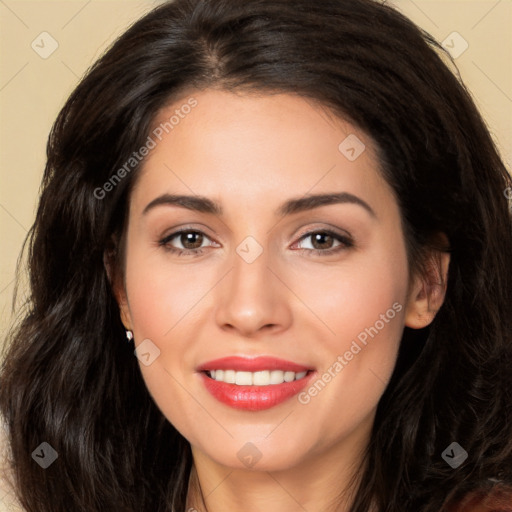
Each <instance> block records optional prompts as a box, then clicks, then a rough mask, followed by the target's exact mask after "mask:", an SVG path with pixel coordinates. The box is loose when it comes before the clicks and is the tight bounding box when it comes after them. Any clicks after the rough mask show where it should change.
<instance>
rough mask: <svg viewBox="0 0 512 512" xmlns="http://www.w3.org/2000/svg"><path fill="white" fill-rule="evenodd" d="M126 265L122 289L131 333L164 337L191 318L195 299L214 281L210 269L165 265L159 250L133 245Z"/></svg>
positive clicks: (195, 303) (194, 313)
mask: <svg viewBox="0 0 512 512" xmlns="http://www.w3.org/2000/svg"><path fill="white" fill-rule="evenodd" d="M129 254H130V256H129V258H128V260H127V265H126V289H127V295H128V298H129V304H130V314H131V317H132V321H133V325H134V330H135V334H137V333H138V334H139V338H140V336H143V337H145V338H155V339H161V338H162V337H165V336H166V334H168V333H169V332H170V331H172V329H173V328H174V327H175V325H177V324H178V323H179V322H180V321H181V319H184V318H185V317H186V319H187V322H191V321H193V319H194V317H195V315H196V314H197V313H198V310H199V308H198V307H197V306H198V305H199V302H200V300H201V297H203V296H204V295H205V294H206V293H207V292H208V290H209V289H211V288H212V286H213V283H214V276H213V275H211V274H212V272H211V269H208V268H205V267H203V266H199V267H198V268H195V269H194V272H193V273H192V272H191V271H190V268H187V267H186V266H183V267H181V268H180V267H179V266H176V265H169V264H166V256H165V253H163V251H161V250H160V249H154V250H151V251H149V252H148V251H142V250H137V248H134V249H133V251H132V252H131V253H129Z"/></svg>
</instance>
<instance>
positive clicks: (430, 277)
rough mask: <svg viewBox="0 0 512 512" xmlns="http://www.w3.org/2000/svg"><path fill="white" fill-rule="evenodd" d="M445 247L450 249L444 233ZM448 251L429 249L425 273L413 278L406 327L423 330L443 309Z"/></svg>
mask: <svg viewBox="0 0 512 512" xmlns="http://www.w3.org/2000/svg"><path fill="white" fill-rule="evenodd" d="M438 239H439V240H441V241H442V243H443V245H444V246H445V247H449V242H448V238H447V237H446V235H445V234H444V233H440V234H439V235H438ZM447 251H448V249H445V248H443V249H441V248H435V249H434V248H432V249H429V253H428V255H427V259H426V261H425V265H424V271H423V272H422V273H419V274H418V275H415V276H413V278H412V282H411V285H410V287H409V297H408V300H407V306H406V309H405V325H406V326H407V327H410V328H412V329H422V328H423V327H426V326H427V325H429V324H430V323H431V322H432V321H433V320H434V318H435V316H436V314H437V312H438V311H439V309H440V308H441V306H442V305H443V302H444V298H445V295H446V287H447V281H448V267H449V265H450V254H449V252H447Z"/></svg>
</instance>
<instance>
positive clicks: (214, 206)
mask: <svg viewBox="0 0 512 512" xmlns="http://www.w3.org/2000/svg"><path fill="white" fill-rule="evenodd" d="M347 203H348V204H356V205H359V206H361V207H362V208H364V209H365V210H366V211H367V212H368V213H369V214H370V215H371V216H372V217H374V218H376V217H377V215H376V213H375V211H374V210H373V209H372V208H371V206H370V205H369V204H368V203H366V202H365V201H363V200H362V199H361V198H359V197H357V196H355V195H353V194H350V193H348V192H339V193H335V194H314V195H307V196H303V197H299V198H293V199H289V200H288V201H286V202H285V203H283V204H282V205H281V206H280V207H279V208H278V209H277V211H276V214H277V215H278V216H280V217H284V216H286V215H292V214H294V213H299V212H304V211H308V210H313V209H314V208H319V207H320V206H327V205H331V204H347ZM162 205H169V206H180V207H182V208H186V209H188V210H193V211H197V212H201V213H210V214H213V215H217V216H222V212H223V210H222V207H221V205H220V204H219V203H217V202H216V201H212V200H211V199H209V198H208V197H204V196H197V195H194V196H189V195H174V194H162V195H161V196H158V197H157V198H156V199H153V200H152V201H151V202H150V203H149V204H148V205H147V206H146V207H145V208H144V210H143V212H142V214H143V215H144V214H146V213H147V212H148V211H150V210H152V209H153V208H155V207H157V206H162Z"/></svg>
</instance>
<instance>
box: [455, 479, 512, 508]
mask: <svg viewBox="0 0 512 512" xmlns="http://www.w3.org/2000/svg"><path fill="white" fill-rule="evenodd" d="M448 511H449V512H512V488H511V487H507V486H505V485H503V484H501V483H500V482H496V483H495V485H494V486H493V487H492V489H490V490H487V491H484V490H482V491H475V492H472V493H469V494H468V495H467V496H466V497H465V498H464V499H463V500H462V501H460V502H458V503H456V504H454V505H453V506H452V507H450V508H449V509H448Z"/></svg>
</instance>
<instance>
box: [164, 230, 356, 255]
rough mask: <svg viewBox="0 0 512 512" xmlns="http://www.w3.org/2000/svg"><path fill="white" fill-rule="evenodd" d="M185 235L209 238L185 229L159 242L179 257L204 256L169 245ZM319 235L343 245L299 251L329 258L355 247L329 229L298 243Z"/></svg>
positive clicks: (202, 250)
mask: <svg viewBox="0 0 512 512" xmlns="http://www.w3.org/2000/svg"><path fill="white" fill-rule="evenodd" d="M184 233H194V234H199V235H203V236H205V237H206V238H208V236H207V235H206V234H205V233H203V232H202V231H198V230H195V229H187V228H185V229H181V230H179V231H175V232H174V233H171V234H170V235H168V236H166V237H164V238H162V240H160V241H159V242H158V245H159V246H162V247H163V248H164V249H165V250H166V251H169V252H171V253H174V254H176V255H177V256H199V255H201V254H203V252H204V248H203V247H200V248H197V249H177V248H175V247H172V246H170V245H169V243H170V241H171V240H173V239H174V238H176V237H178V236H179V235H182V234H184ZM317 234H322V235H328V236H332V237H333V238H334V239H335V240H337V241H338V242H340V243H341V245H339V246H337V247H334V248H332V249H326V250H321V249H297V250H298V251H301V252H303V253H306V254H308V253H309V254H315V255H317V256H329V255H331V254H334V253H337V252H340V251H343V250H347V249H350V248H352V247H354V241H353V240H352V239H351V238H350V237H349V236H344V235H340V234H338V233H335V232H334V231H330V230H328V229H322V230H316V231H308V232H307V233H304V234H303V235H301V237H300V238H299V240H298V242H300V241H302V240H304V239H306V238H308V237H310V236H313V235H317Z"/></svg>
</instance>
